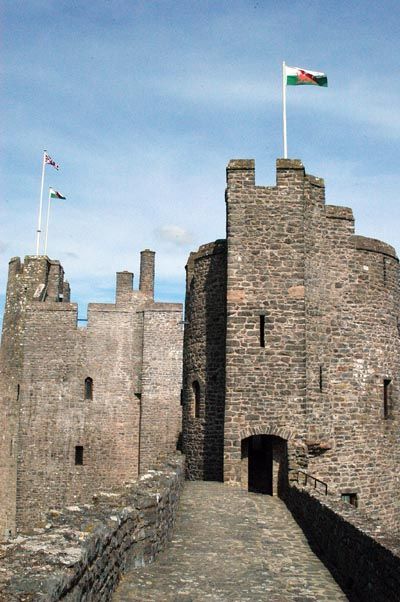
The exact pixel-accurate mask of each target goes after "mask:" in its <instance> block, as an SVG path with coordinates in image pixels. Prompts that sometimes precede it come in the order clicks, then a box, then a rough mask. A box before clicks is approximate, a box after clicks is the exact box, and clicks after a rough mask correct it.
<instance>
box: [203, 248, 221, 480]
mask: <svg viewBox="0 0 400 602" xmlns="http://www.w3.org/2000/svg"><path fill="white" fill-rule="evenodd" d="M226 260H227V257H226V241H224V240H223V241H220V242H218V243H216V246H215V250H214V257H213V260H212V261H210V263H209V270H208V273H207V276H206V281H205V287H206V306H205V315H206V341H205V343H206V365H205V412H204V479H205V480H209V481H223V478H224V467H223V459H224V418H225V355H226V351H225V348H226V278H227V275H226V272H227V266H226Z"/></svg>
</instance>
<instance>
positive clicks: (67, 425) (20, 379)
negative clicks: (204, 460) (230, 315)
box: [0, 250, 182, 537]
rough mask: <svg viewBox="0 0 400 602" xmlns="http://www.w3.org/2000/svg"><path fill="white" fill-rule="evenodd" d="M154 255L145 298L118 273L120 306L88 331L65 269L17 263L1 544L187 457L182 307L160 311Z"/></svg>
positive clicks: (144, 275) (11, 301)
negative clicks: (161, 464) (166, 459)
mask: <svg viewBox="0 0 400 602" xmlns="http://www.w3.org/2000/svg"><path fill="white" fill-rule="evenodd" d="M153 289H154V253H153V252H152V251H149V250H145V251H142V254H141V270H140V285H139V290H133V274H132V273H130V272H120V273H118V274H117V286H116V300H115V303H114V304H100V303H92V304H89V307H88V319H87V324H86V325H85V327H80V326H79V325H78V321H77V318H78V308H77V305H76V304H75V303H71V302H70V292H69V285H68V283H67V282H66V281H65V280H64V272H63V269H62V267H61V265H60V263H59V262H58V261H51V260H50V259H48V258H47V257H45V256H39V257H33V256H28V257H25V261H24V263H21V261H20V259H19V258H13V259H12V260H11V261H10V267H9V278H8V288H7V298H6V308H5V314H4V322H3V336H2V345H1V351H0V353H1V356H0V367H1V374H0V396H1V397H0V401H1V404H0V425H1V435H0V537H4V536H6V537H7V536H8V535H13V534H15V532H16V531H22V532H29V531H30V530H31V529H32V528H33V527H35V526H37V525H38V524H40V523H41V521H42V520H43V517H44V516H45V513H46V511H48V510H49V508H57V507H61V506H65V505H70V504H74V503H78V502H79V503H85V502H87V501H89V500H90V499H91V496H92V495H93V494H94V493H96V492H97V491H99V490H102V489H108V488H112V487H114V486H118V485H119V484H121V483H122V482H123V481H124V480H128V479H132V478H134V477H135V476H137V475H138V474H140V473H142V472H145V471H146V470H147V469H148V468H149V466H151V464H152V463H153V462H154V461H156V460H157V459H159V458H160V459H161V457H162V456H164V455H166V454H168V453H170V452H171V451H173V450H175V449H176V444H177V439H178V435H179V431H180V423H181V418H180V416H181V407H180V391H181V384H180V383H181V362H182V357H181V356H182V324H181V321H182V306H181V305H180V304H173V303H156V302H154V298H153V297H154V295H153Z"/></svg>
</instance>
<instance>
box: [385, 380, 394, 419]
mask: <svg viewBox="0 0 400 602" xmlns="http://www.w3.org/2000/svg"><path fill="white" fill-rule="evenodd" d="M391 382H392V381H391V380H390V379H389V378H385V379H384V381H383V417H384V418H385V419H387V418H389V416H390V401H391V399H390V392H391V391H390V390H391V387H390V383H391Z"/></svg>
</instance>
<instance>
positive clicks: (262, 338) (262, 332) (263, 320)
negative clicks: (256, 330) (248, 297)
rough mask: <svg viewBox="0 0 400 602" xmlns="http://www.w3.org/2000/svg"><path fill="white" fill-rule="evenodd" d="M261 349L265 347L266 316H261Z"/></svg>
mask: <svg viewBox="0 0 400 602" xmlns="http://www.w3.org/2000/svg"><path fill="white" fill-rule="evenodd" d="M260 347H265V316H264V315H263V314H261V315H260Z"/></svg>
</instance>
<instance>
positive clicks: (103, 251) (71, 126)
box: [0, 0, 400, 315]
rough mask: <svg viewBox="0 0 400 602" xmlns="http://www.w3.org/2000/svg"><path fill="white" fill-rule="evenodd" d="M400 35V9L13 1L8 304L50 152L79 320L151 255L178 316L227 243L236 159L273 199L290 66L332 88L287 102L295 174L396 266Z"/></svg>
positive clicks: (1, 233) (5, 127)
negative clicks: (319, 74) (195, 268)
mask: <svg viewBox="0 0 400 602" xmlns="http://www.w3.org/2000/svg"><path fill="white" fill-rule="evenodd" d="M399 21H400V11H399V6H398V2H397V1H390V0H382V1H381V2H379V3H371V2H369V1H368V0H362V1H361V0H359V1H357V0H352V1H351V0H350V1H342V0H336V1H335V2H334V1H333V0H319V1H318V0H315V1H313V0H310V1H307V0H302V1H296V0H291V1H290V2H289V1H287V2H286V1H284V0H282V1H280V2H276V0H275V2H272V1H262V0H253V1H247V0H230V1H224V0H221V1H217V0H215V1H202V0H198V1H196V2H195V1H194V0H192V1H189V0H175V1H170V0H165V1H161V0H158V1H157V0H155V1H151V0H147V1H141V0H137V1H135V0H109V1H105V0H96V1H95V2H84V1H83V0H75V1H74V0H65V1H62V0H59V1H55V0H24V2H22V1H14V2H4V3H3V4H2V9H1V40H2V41H1V46H2V48H1V51H2V52H1V56H2V60H1V70H2V77H1V95H2V109H3V110H2V115H3V117H2V122H1V127H2V146H3V148H2V165H1V180H0V182H1V200H0V302H1V301H2V300H4V293H5V285H6V278H7V264H8V259H9V258H10V257H12V256H15V255H19V256H24V255H28V254H34V252H35V229H36V222H37V211H38V201H39V188H40V169H41V158H42V152H43V149H44V148H46V149H47V150H48V152H49V154H50V155H51V156H52V157H53V158H54V159H55V160H56V161H57V162H58V163H59V164H60V166H61V169H60V171H59V172H56V171H55V170H54V169H52V168H51V167H47V170H46V186H47V187H48V186H53V187H54V188H56V189H57V190H59V191H60V192H62V193H63V194H64V195H65V196H67V200H66V201H59V202H54V204H53V206H52V215H51V224H50V233H49V245H48V254H49V255H50V256H51V257H52V258H53V259H60V260H61V262H62V264H63V266H64V269H65V272H66V276H67V278H68V280H69V281H70V284H71V288H72V298H73V300H74V301H79V304H80V307H81V315H84V314H85V304H86V303H87V302H88V301H105V302H107V301H112V300H113V294H114V282H115V272H116V271H120V270H125V269H128V270H132V271H134V272H135V275H136V274H137V273H138V264H139V252H140V250H141V249H144V248H147V247H149V248H151V249H153V250H155V251H156V252H157V256H156V274H157V289H156V295H157V298H158V299H161V300H171V301H172V300H182V299H183V293H184V277H185V273H184V265H185V262H186V258H187V256H188V253H189V251H190V250H193V249H195V248H196V247H198V245H199V244H202V243H204V242H208V241H210V240H213V239H216V238H221V237H224V235H225V205H224V187H225V167H226V164H227V162H228V161H229V159H231V158H254V159H255V160H256V181H257V183H258V184H260V185H272V184H274V181H275V160H276V158H277V157H280V156H282V134H281V119H282V118H281V64H282V60H285V61H286V63H287V64H288V65H291V66H300V67H305V68H309V69H313V70H318V71H324V72H326V73H327V75H328V80H329V87H328V88H326V89H322V88H313V87H312V88H310V87H290V88H288V90H287V111H288V154H289V157H291V158H300V159H302V161H303V163H304V165H305V167H306V170H307V172H308V173H311V174H313V175H316V176H320V177H323V178H325V181H326V187H327V202H328V203H331V204H343V205H348V206H351V207H352V208H353V210H354V213H355V216H356V220H357V221H356V227H357V232H358V233H359V234H364V235H368V236H372V237H375V238H380V239H383V240H385V241H386V242H389V243H390V244H393V245H395V246H396V247H397V249H398V250H400V204H399V196H400V192H399V191H400V170H399V141H400V119H399V117H398V115H399V105H400V77H399V75H398V72H399V58H398V57H399V55H400V41H399V35H398V32H399V31H400V22H399ZM136 284H137V279H136Z"/></svg>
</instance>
